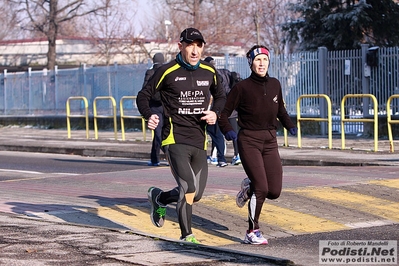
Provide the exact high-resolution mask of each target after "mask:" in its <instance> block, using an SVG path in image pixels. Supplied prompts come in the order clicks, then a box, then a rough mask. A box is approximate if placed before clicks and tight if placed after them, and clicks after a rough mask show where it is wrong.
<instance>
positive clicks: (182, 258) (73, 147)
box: [0, 127, 399, 265]
mask: <svg viewBox="0 0 399 266" xmlns="http://www.w3.org/2000/svg"><path fill="white" fill-rule="evenodd" d="M0 133H1V134H0V150H3V151H25V152H40V153H62V154H76V155H82V156H98V157H100V156H107V157H123V158H135V159H144V160H148V158H149V152H150V147H151V142H150V141H149V140H147V141H144V140H143V135H142V133H141V132H127V133H126V139H127V140H126V141H121V140H114V133H113V132H99V139H98V140H95V139H86V138H85V131H73V132H72V138H71V139H67V132H66V130H46V129H35V128H22V127H3V128H0ZM90 134H91V135H90V136H94V133H93V132H90ZM118 134H119V135H118V136H119V138H120V139H121V135H120V133H118ZM150 136H151V135H150V134H147V138H150ZM278 141H279V144H280V154H281V158H282V160H283V163H284V165H309V166H321V165H342V166H363V165H378V166H386V165H389V166H399V156H398V154H397V153H389V152H388V151H389V145H387V144H388V141H381V142H380V143H379V147H380V150H381V151H379V152H373V151H370V150H371V149H372V148H373V145H374V144H373V140H372V139H360V138H359V139H348V140H347V141H346V146H347V147H351V148H352V149H348V150H344V151H343V150H340V149H339V147H340V145H341V142H340V140H339V139H334V141H333V147H334V149H332V150H329V149H325V148H322V147H325V146H327V139H326V138H316V137H315V138H304V139H303V140H302V144H303V146H304V148H302V149H299V148H297V147H296V145H297V142H296V138H295V137H290V138H289V147H283V146H282V144H283V143H284V139H283V137H282V136H281V137H279V139H278ZM397 149H398V150H399V147H398V148H397ZM232 150H233V149H232V146H231V144H228V148H227V154H226V157H227V159H228V160H231V157H232ZM10 200H11V201H12V199H10ZM64 215H68V213H65V214H64ZM93 215H96V214H93ZM0 224H1V225H2V226H1V229H0V233H1V235H2V237H1V238H0V243H1V244H2V245H1V247H2V254H1V255H0V263H4V264H7V265H27V264H29V262H31V261H32V260H35V261H37V262H38V265H48V264H52V265H54V264H61V263H62V264H65V263H66V264H68V265H83V264H89V265H100V264H101V265H131V264H133V263H135V265H294V262H292V261H290V260H288V259H285V258H276V257H271V256H264V255H259V254H256V251H255V253H248V252H240V251H237V250H229V249H226V248H219V247H209V246H202V245H200V246H195V245H190V244H182V243H181V242H179V241H176V240H174V239H166V238H163V239H161V238H159V237H156V236H155V235H148V234H146V235H144V234H142V233H140V232H135V231H129V230H123V229H120V230H117V229H109V228H105V227H93V226H83V225H78V224H73V223H65V222H57V221H53V222H51V221H43V220H42V219H38V218H35V217H26V216H22V215H10V214H6V213H0ZM254 262H256V263H257V264H254Z"/></svg>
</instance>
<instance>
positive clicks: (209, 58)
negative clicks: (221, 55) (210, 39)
mask: <svg viewBox="0 0 399 266" xmlns="http://www.w3.org/2000/svg"><path fill="white" fill-rule="evenodd" d="M213 60H214V59H213V57H211V56H208V57H206V58H205V59H204V61H206V62H211V61H213Z"/></svg>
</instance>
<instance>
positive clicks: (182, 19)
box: [164, 0, 289, 53]
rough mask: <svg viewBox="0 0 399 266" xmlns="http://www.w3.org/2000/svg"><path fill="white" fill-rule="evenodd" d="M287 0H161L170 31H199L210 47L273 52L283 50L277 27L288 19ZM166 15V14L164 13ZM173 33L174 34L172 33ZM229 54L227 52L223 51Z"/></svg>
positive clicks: (280, 33)
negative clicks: (256, 47) (263, 47)
mask: <svg viewBox="0 0 399 266" xmlns="http://www.w3.org/2000/svg"><path fill="white" fill-rule="evenodd" d="M287 2H288V0H283V1H281V0H280V1H279V0H268V1H262V0H164V3H165V4H166V6H167V7H168V9H167V11H165V12H167V13H166V14H168V16H170V20H171V22H172V27H171V28H172V29H173V30H175V31H177V32H179V31H181V30H182V29H183V28H185V27H187V26H194V27H197V28H198V29H200V30H201V31H202V32H203V33H204V35H205V37H206V40H207V42H209V43H210V44H211V46H212V48H216V49H217V50H223V46H226V45H232V44H234V45H241V46H243V47H244V48H249V47H251V46H252V45H254V44H259V43H262V44H266V45H267V46H268V47H269V48H270V49H272V50H273V51H274V52H275V53H281V52H282V51H283V50H284V43H282V41H281V40H282V39H283V38H282V31H281V28H280V25H281V24H282V23H283V22H284V19H285V17H288V15H286V14H287V12H289V11H286V9H285V5H286V3H287ZM164 14H165V13H164ZM174 34H176V33H174ZM226 52H228V51H226Z"/></svg>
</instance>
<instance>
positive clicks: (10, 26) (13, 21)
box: [0, 1, 19, 40]
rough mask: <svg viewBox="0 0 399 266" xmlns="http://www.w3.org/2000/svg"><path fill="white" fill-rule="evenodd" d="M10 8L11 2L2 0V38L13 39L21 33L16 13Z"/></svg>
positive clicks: (0, 9)
mask: <svg viewBox="0 0 399 266" xmlns="http://www.w3.org/2000/svg"><path fill="white" fill-rule="evenodd" d="M9 10H10V7H9V3H7V2H4V1H3V2H0V13H1V14H2V15H1V16H0V40H4V39H12V38H14V37H16V36H17V35H18V33H19V30H18V24H17V18H16V15H15V13H14V12H10V11H9Z"/></svg>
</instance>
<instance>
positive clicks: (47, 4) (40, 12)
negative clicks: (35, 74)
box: [7, 0, 103, 69]
mask: <svg viewBox="0 0 399 266" xmlns="http://www.w3.org/2000/svg"><path fill="white" fill-rule="evenodd" d="M7 1H8V3H10V4H12V5H13V8H14V10H15V13H16V14H17V15H18V16H19V23H20V24H21V27H22V28H23V29H25V30H29V31H33V32H39V33H41V34H43V35H44V36H45V37H46V38H47V40H48V52H47V68H48V69H54V67H55V63H56V40H57V36H58V34H59V29H60V25H62V24H63V23H66V22H67V21H71V20H73V19H75V18H77V17H82V16H86V15H87V14H90V13H95V12H97V11H99V10H101V9H103V7H102V6H99V5H98V4H97V1H88V0H86V1H85V0H71V1H59V0H7ZM88 3H92V5H93V6H89V4H88Z"/></svg>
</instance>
